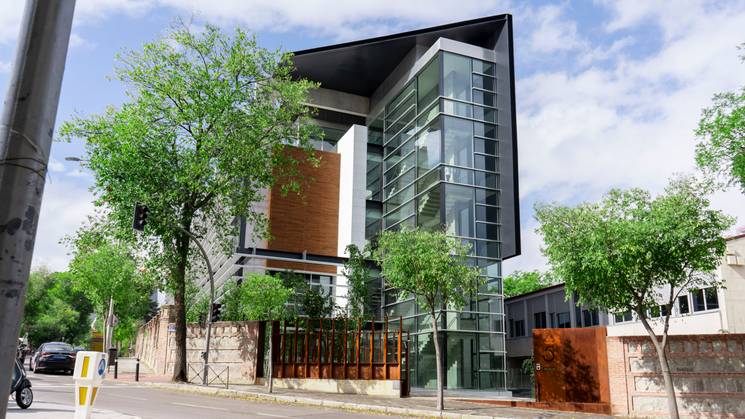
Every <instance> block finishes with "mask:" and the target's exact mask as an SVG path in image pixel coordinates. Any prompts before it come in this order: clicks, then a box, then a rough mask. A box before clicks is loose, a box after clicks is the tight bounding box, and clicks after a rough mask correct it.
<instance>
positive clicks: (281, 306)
mask: <svg viewBox="0 0 745 419" xmlns="http://www.w3.org/2000/svg"><path fill="white" fill-rule="evenodd" d="M238 289H239V290H240V297H241V298H240V300H241V303H242V304H241V308H242V310H243V315H244V316H245V318H246V319H247V320H261V321H266V322H268V324H269V363H268V370H269V371H268V372H267V385H268V391H269V392H270V393H271V392H272V390H273V387H274V379H273V377H272V375H273V371H272V368H273V364H274V361H273V359H272V358H273V356H272V355H273V344H272V341H273V339H272V337H273V336H274V334H273V333H274V322H275V321H277V320H284V319H286V317H287V315H288V314H289V311H288V309H287V302H288V301H289V299H290V296H291V295H292V292H293V291H292V289H291V288H288V287H285V286H284V284H283V283H282V279H281V278H279V277H275V276H271V275H257V274H253V275H249V276H248V277H246V278H245V279H244V280H243V284H242V285H241V286H240V287H239V288H238Z"/></svg>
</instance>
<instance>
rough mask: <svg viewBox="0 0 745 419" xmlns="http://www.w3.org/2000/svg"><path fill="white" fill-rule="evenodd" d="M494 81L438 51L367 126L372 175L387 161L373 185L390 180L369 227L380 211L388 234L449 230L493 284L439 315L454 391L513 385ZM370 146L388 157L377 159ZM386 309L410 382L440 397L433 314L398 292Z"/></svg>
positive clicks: (469, 61) (484, 68) (490, 72)
mask: <svg viewBox="0 0 745 419" xmlns="http://www.w3.org/2000/svg"><path fill="white" fill-rule="evenodd" d="M496 83H497V81H496V79H495V77H494V63H491V62H486V61H481V60H477V59H473V58H470V57H466V56H461V55H457V54H453V53H449V52H440V53H439V54H438V55H437V56H436V57H435V58H433V59H432V61H430V62H429V63H428V64H427V65H426V66H425V67H424V68H423V69H422V70H421V71H420V72H419V73H418V74H417V76H416V77H414V78H413V79H412V80H411V81H410V82H409V83H408V84H407V85H406V86H405V87H404V88H403V89H402V90H401V91H400V92H398V93H397V94H396V95H395V96H394V97H393V99H392V100H390V102H389V103H388V104H387V105H386V107H385V110H384V111H383V112H382V113H381V115H379V116H378V117H376V118H375V119H374V120H373V122H372V123H371V124H370V126H369V127H368V129H369V131H368V132H369V137H368V168H371V167H376V168H379V167H378V166H375V164H376V163H375V162H377V161H378V160H375V159H378V157H381V158H380V161H382V167H380V169H382V174H381V177H380V178H379V179H378V178H375V176H371V175H370V170H368V186H370V184H371V182H374V181H377V180H380V181H382V182H381V183H382V185H381V186H382V188H381V189H380V190H379V191H377V192H379V193H380V201H379V202H381V203H382V206H381V207H374V209H371V207H373V206H372V205H370V202H371V201H368V216H369V220H368V225H370V224H371V223H372V219H373V218H374V217H375V216H377V215H378V214H379V213H374V211H375V210H376V209H377V208H380V213H382V225H381V226H379V228H381V229H384V230H397V229H401V228H404V227H409V228H413V227H420V228H426V229H439V228H444V229H445V231H447V233H448V234H449V235H451V236H453V237H457V238H460V239H461V240H463V241H464V242H467V243H469V244H470V245H471V249H472V254H471V258H470V261H469V263H471V264H473V265H475V266H479V267H481V268H482V270H483V273H484V276H485V277H486V285H485V286H484V287H483V288H482V289H481V290H480V292H479V293H478V295H475V296H473V298H471V301H470V303H469V304H467V305H466V307H464V308H462V309H455V308H452V307H451V308H448V309H446V310H444V311H443V313H442V315H441V316H440V321H441V327H442V330H443V332H442V333H443V338H444V339H443V340H442V341H443V352H442V353H443V355H444V356H443V357H444V361H445V366H444V367H445V368H444V371H445V380H446V388H448V389H480V390H503V389H504V387H505V350H504V331H503V327H502V325H503V324H504V320H503V307H502V289H501V278H500V276H501V272H500V270H501V256H500V244H499V243H500V236H499V230H500V228H499V219H500V217H499V202H500V200H499V158H498V152H499V146H498V136H497V134H498V129H497V109H496V107H495V105H496ZM371 145H373V146H375V147H379V146H382V147H380V150H381V151H382V154H381V155H375V157H371V152H370V146H371ZM375 147H374V148H373V149H374V150H379V149H378V148H375ZM372 154H375V153H372ZM371 164H373V166H371ZM377 192H370V191H369V192H368V196H369V197H370V196H375V194H376V193H377ZM377 231H379V230H377ZM377 231H373V230H372V229H368V230H367V232H368V236H367V237H368V238H372V237H374V235H375V234H377ZM382 304H383V307H382V309H383V314H385V315H387V316H389V318H391V319H396V318H398V317H399V316H402V317H403V328H404V329H405V330H409V331H410V332H411V333H412V335H413V338H414V341H413V342H412V355H413V354H416V355H415V356H413V357H412V359H411V377H412V384H413V385H414V386H415V387H419V388H430V389H434V388H435V386H436V377H435V365H434V347H433V346H432V339H431V325H430V322H431V320H430V318H429V316H428V315H426V314H424V313H421V312H420V310H419V309H418V307H416V304H414V302H413V300H412V299H408V300H402V299H400V298H399V296H398V293H397V292H396V290H395V289H384V290H383V296H382Z"/></svg>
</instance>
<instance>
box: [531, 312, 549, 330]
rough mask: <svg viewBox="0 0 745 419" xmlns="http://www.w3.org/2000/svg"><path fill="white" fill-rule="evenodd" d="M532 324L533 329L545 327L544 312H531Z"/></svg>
mask: <svg viewBox="0 0 745 419" xmlns="http://www.w3.org/2000/svg"><path fill="white" fill-rule="evenodd" d="M533 324H534V325H535V326H534V327H533V328H534V329H545V328H546V312H545V311H541V312H540V313H533Z"/></svg>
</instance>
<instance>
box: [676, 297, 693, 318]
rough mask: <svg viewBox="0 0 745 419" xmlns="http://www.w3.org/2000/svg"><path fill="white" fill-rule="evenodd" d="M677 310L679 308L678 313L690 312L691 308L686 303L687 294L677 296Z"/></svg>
mask: <svg viewBox="0 0 745 419" xmlns="http://www.w3.org/2000/svg"><path fill="white" fill-rule="evenodd" d="M678 310H680V314H688V313H690V312H691V308H690V306H689V305H688V296H687V295H681V296H680V297H678Z"/></svg>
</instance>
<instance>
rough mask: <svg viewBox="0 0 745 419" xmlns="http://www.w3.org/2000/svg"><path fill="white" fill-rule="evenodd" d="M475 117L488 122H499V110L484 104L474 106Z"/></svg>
mask: <svg viewBox="0 0 745 419" xmlns="http://www.w3.org/2000/svg"><path fill="white" fill-rule="evenodd" d="M473 119H478V120H479V121H486V122H493V123H496V122H497V111H496V109H492V108H484V107H482V106H474V107H473Z"/></svg>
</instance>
